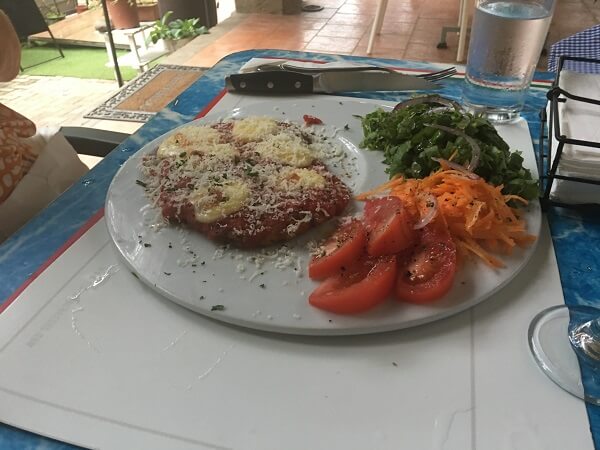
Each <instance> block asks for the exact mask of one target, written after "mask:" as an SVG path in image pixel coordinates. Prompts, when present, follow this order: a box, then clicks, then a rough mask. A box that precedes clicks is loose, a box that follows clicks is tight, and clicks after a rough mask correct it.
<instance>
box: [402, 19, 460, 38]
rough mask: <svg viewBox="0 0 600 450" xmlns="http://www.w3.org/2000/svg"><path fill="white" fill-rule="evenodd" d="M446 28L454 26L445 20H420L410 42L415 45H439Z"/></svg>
mask: <svg viewBox="0 0 600 450" xmlns="http://www.w3.org/2000/svg"><path fill="white" fill-rule="evenodd" d="M444 26H453V24H452V23H449V22H448V21H447V20H444V19H419V20H417V23H416V24H415V28H414V30H413V32H412V35H411V38H410V42H411V43H415V44H431V43H434V44H437V43H438V42H439V39H440V34H441V32H442V27H444Z"/></svg>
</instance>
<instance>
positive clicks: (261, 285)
mask: <svg viewBox="0 0 600 450" xmlns="http://www.w3.org/2000/svg"><path fill="white" fill-rule="evenodd" d="M259 286H260V287H261V288H263V289H266V288H267V287H266V286H265V283H261V284H259Z"/></svg>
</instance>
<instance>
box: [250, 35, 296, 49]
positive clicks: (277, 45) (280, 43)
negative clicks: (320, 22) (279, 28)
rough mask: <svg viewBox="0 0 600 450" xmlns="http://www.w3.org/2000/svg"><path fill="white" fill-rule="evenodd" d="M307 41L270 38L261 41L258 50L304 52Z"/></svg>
mask: <svg viewBox="0 0 600 450" xmlns="http://www.w3.org/2000/svg"><path fill="white" fill-rule="evenodd" d="M306 44H307V41H300V40H298V39H293V38H291V39H290V38H288V39H286V38H285V37H269V38H265V39H264V40H262V41H260V43H259V44H258V45H257V46H256V48H267V49H279V50H302V49H303V48H304V47H305V46H306Z"/></svg>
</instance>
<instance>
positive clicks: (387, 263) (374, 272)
mask: <svg viewBox="0 0 600 450" xmlns="http://www.w3.org/2000/svg"><path fill="white" fill-rule="evenodd" d="M395 280H396V257H395V256H380V257H379V258H361V259H360V260H359V261H358V262H356V263H355V264H354V265H353V266H351V267H349V268H348V269H346V270H343V271H340V272H339V273H338V274H337V275H334V276H332V277H329V278H327V279H326V280H325V281H323V282H322V283H321V284H320V285H319V286H318V287H317V288H316V289H315V290H314V291H313V293H312V294H310V296H309V298H308V301H309V303H310V304H311V305H313V306H315V307H317V308H320V309H324V310H326V311H330V312H333V313H336V314H356V313H360V312H363V311H366V310H368V309H371V308H373V307H374V306H376V305H378V304H379V303H382V302H383V301H384V300H385V299H386V298H388V296H389V295H390V293H391V292H392V290H393V288H394V281H395Z"/></svg>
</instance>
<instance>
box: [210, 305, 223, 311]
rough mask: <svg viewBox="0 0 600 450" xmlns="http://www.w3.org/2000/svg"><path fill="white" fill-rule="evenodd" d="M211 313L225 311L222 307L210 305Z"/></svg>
mask: <svg viewBox="0 0 600 450" xmlns="http://www.w3.org/2000/svg"><path fill="white" fill-rule="evenodd" d="M210 310H211V311H225V306H224V305H212V306H211V307H210Z"/></svg>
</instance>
